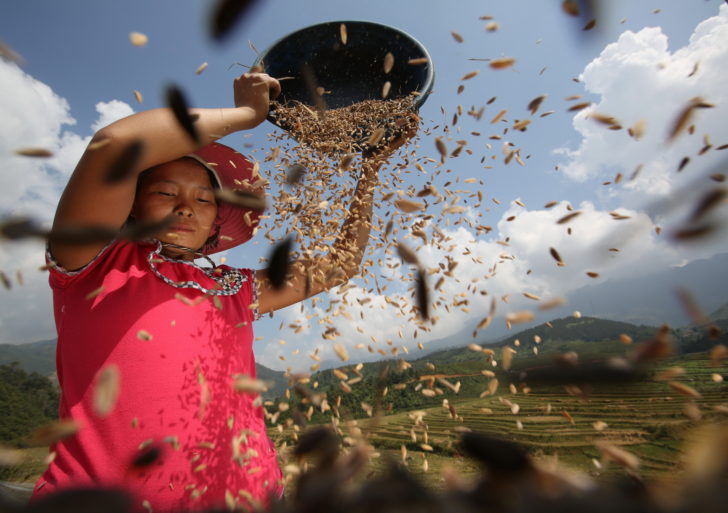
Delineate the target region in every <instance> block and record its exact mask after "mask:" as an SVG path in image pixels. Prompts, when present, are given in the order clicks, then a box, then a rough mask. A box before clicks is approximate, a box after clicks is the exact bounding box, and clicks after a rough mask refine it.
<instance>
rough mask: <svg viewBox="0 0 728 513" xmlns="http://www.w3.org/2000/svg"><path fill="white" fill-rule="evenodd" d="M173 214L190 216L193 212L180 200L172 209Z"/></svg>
mask: <svg viewBox="0 0 728 513" xmlns="http://www.w3.org/2000/svg"><path fill="white" fill-rule="evenodd" d="M174 213H175V215H178V216H181V217H192V215H193V212H192V209H191V208H190V206H189V205H188V204H187V203H185V202H180V203H179V204H178V205H177V206H176V207H175V209H174Z"/></svg>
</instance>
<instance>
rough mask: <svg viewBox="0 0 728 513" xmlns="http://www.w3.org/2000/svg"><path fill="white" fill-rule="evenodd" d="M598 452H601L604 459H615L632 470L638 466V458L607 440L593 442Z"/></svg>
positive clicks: (635, 469) (637, 468)
mask: <svg viewBox="0 0 728 513" xmlns="http://www.w3.org/2000/svg"><path fill="white" fill-rule="evenodd" d="M594 445H595V446H596V448H597V449H598V450H599V452H601V453H602V457H603V458H604V460H606V461H610V460H611V461H615V462H617V463H618V464H619V465H622V466H623V467H625V468H627V469H629V470H632V471H637V470H639V468H640V460H639V459H638V458H637V456H635V455H634V454H632V453H631V452H628V451H626V450H624V449H622V448H620V447H617V446H616V445H613V444H610V443H608V442H597V443H596V444H594Z"/></svg>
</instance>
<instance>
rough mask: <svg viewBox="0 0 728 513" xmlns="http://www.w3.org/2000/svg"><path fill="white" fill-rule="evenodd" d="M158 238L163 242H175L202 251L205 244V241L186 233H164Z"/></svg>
mask: <svg viewBox="0 0 728 513" xmlns="http://www.w3.org/2000/svg"><path fill="white" fill-rule="evenodd" d="M157 239H158V240H160V241H162V242H166V243H167V244H175V245H177V246H183V247H185V248H189V249H194V250H195V251H200V250H202V248H203V247H204V246H205V241H202V242H200V241H199V240H197V239H195V238H193V237H189V236H185V235H181V236H179V237H170V236H169V234H164V235H161V236H159V237H157Z"/></svg>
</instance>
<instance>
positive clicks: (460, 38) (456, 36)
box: [450, 32, 465, 43]
mask: <svg viewBox="0 0 728 513" xmlns="http://www.w3.org/2000/svg"><path fill="white" fill-rule="evenodd" d="M450 34H451V35H452V38H453V39H454V40H455V41H457V42H458V43H462V42H463V41H465V40H464V39H463V36H461V35H460V34H459V33H457V32H450Z"/></svg>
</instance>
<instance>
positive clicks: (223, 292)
mask: <svg viewBox="0 0 728 513" xmlns="http://www.w3.org/2000/svg"><path fill="white" fill-rule="evenodd" d="M164 248H173V249H180V250H183V251H185V252H187V253H189V254H192V255H194V256H195V258H204V259H205V260H207V261H208V262H209V263H210V265H211V266H212V267H209V268H207V267H201V266H199V265H197V264H196V263H195V262H194V261H193V260H177V259H174V258H169V257H166V256H165V255H163V254H162V250H163V249H164ZM147 261H148V262H149V267H150V268H151V270H152V272H153V273H154V274H155V276H157V278H159V279H160V280H162V281H163V282H164V283H166V284H167V285H171V286H172V287H175V288H178V289H189V288H192V289H197V290H199V291H201V292H204V293H205V294H209V295H212V296H232V295H235V294H237V293H238V292H239V291H240V288H241V287H242V286H243V283H245V282H246V281H247V280H248V278H247V276H245V275H244V274H243V273H241V272H240V271H239V270H237V269H222V268H219V267H216V266H215V262H213V261H212V259H211V258H210V257H208V256H207V255H205V254H204V253H201V252H199V251H195V250H194V249H190V248H186V247H184V246H178V245H176V244H170V243H169V242H161V241H157V249H155V250H154V251H151V252H150V253H149V255H148V256H147ZM160 261H167V262H174V263H177V264H184V265H189V266H192V267H194V268H195V269H198V270H199V271H202V272H203V273H205V275H206V276H207V277H209V278H210V279H212V280H213V281H214V282H215V283H216V284H217V285H218V286H217V287H215V288H212V289H208V288H206V287H203V286H202V285H200V284H199V283H197V282H196V281H182V282H179V281H174V280H171V279H169V278H167V277H166V276H165V275H163V274H162V273H161V272H160V271H159V269H157V265H156V264H157V263H158V262H160Z"/></svg>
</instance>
